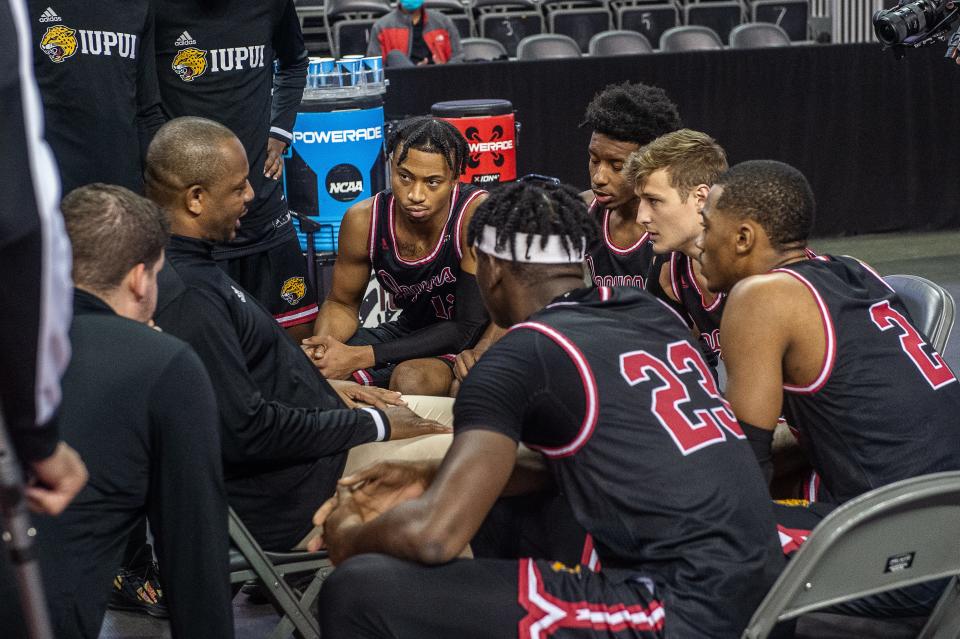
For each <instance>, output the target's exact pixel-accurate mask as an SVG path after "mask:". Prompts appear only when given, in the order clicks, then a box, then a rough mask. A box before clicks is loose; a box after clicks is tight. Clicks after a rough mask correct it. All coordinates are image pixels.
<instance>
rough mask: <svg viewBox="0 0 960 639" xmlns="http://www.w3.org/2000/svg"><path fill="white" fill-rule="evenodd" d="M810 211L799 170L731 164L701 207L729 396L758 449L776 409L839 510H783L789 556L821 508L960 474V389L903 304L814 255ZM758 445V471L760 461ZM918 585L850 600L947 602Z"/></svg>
mask: <svg viewBox="0 0 960 639" xmlns="http://www.w3.org/2000/svg"><path fill="white" fill-rule="evenodd" d="M813 214H814V201H813V194H812V193H811V191H810V186H809V184H808V183H807V181H806V179H805V178H804V177H803V175H801V174H800V172H799V171H797V170H796V169H794V168H793V167H790V166H788V165H786V164H782V163H780V162H774V161H751V162H744V163H742V164H738V165H737V166H734V167H733V168H731V169H730V170H729V171H727V172H726V173H725V174H724V175H722V176H721V177H720V179H719V180H718V181H717V183H716V185H715V186H714V187H713V188H712V189H711V191H710V194H709V196H708V198H707V202H706V206H705V207H704V210H703V224H704V233H703V240H702V248H703V255H702V261H703V275H704V276H705V277H706V278H707V281H708V284H709V286H710V288H711V290H714V291H729V297H728V299H727V304H726V309H725V310H724V315H723V322H722V331H723V336H724V342H723V353H724V362H725V364H726V368H727V372H728V376H729V379H728V384H727V398H728V399H729V400H730V403H731V404H732V406H733V409H734V412H735V413H736V415H737V417H738V418H739V420H740V422H741V424H742V425H743V426H744V430H745V431H747V433H748V434H751V436H752V437H753V438H754V439H755V440H756V442H755V443H759V441H760V440H761V439H763V437H764V433H767V442H769V433H770V432H771V431H772V429H773V427H774V425H775V424H776V422H777V418H778V417H779V415H780V412H781V410H783V412H784V414H785V415H786V417H787V420H788V421H789V422H790V424H791V425H792V426H793V427H795V428H797V429H798V430H799V431H800V433H801V443H802V444H803V445H804V447H805V448H806V451H807V454H808V456H809V458H810V461H811V462H812V464H813V467H814V469H815V470H816V471H817V472H818V473H819V475H820V477H821V481H822V482H823V484H824V486H825V487H826V488H827V491H828V492H829V494H830V495H831V497H832V498H833V500H834V504H832V505H831V504H826V503H822V502H818V503H817V504H814V505H811V506H810V507H808V508H803V507H800V508H797V507H794V508H787V507H780V508H778V519H779V520H780V522H781V524H782V527H781V538H782V541H783V542H784V548H785V550H787V551H790V550H792V549H794V548H795V547H796V546H797V545H798V543H802V540H803V539H804V538H805V536H806V534H808V533H809V530H810V529H811V528H812V527H813V526H814V525H816V523H817V521H819V519H820V518H822V516H823V515H824V514H825V513H826V512H829V510H830V509H831V507H832V506H835V505H837V504H840V503H843V502H845V501H847V500H849V499H852V498H853V497H856V496H858V495H860V494H862V493H864V492H867V491H869V490H872V489H874V488H878V487H880V486H883V485H885V484H889V483H891V482H895V481H898V480H901V479H906V478H909V477H914V476H917V475H923V474H927V473H933V472H938V471H945V470H956V469H960V423H958V421H957V414H960V383H958V382H957V378H956V377H955V375H954V374H953V372H951V371H950V368H949V367H948V366H947V365H946V363H945V362H944V361H943V357H942V356H941V355H940V354H939V353H937V352H936V351H934V350H933V348H932V347H931V346H930V345H929V344H928V343H927V342H926V340H925V338H924V337H923V336H922V335H921V334H920V333H919V332H918V331H917V329H916V328H914V326H913V325H912V323H911V320H910V316H909V313H908V312H907V310H906V308H905V307H904V306H903V303H902V302H901V301H900V299H899V298H898V297H897V295H896V294H895V293H894V292H893V290H892V289H890V288H889V287H888V286H887V285H886V284H885V283H884V282H883V280H882V279H880V277H879V276H878V275H877V274H876V273H875V272H874V271H873V270H872V269H870V268H869V267H867V266H866V265H864V264H862V263H860V262H858V261H857V260H854V259H852V258H846V257H842V258H837V257H829V256H820V257H812V258H811V257H810V255H809V253H808V252H807V251H806V242H807V237H808V235H809V233H810V228H811V226H812V224H813ZM768 451H769V443H767V445H766V450H764V449H763V447H761V446H758V452H759V454H758V457H759V458H760V459H761V461H763V460H764V459H765V458H766V457H767V454H768ZM942 590H943V588H942V584H929V585H921V586H917V587H913V588H910V589H907V590H905V591H898V592H895V593H885V594H884V595H878V596H876V597H871V598H869V599H868V600H865V601H860V602H853V603H851V604H848V605H846V606H844V608H843V609H844V610H846V611H852V612H856V613H858V614H874V615H890V614H907V615H920V614H924V612H929V607H930V605H931V604H932V603H933V602H934V601H935V600H936V598H937V596H938V595H939V592H942Z"/></svg>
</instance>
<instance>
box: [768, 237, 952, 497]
mask: <svg viewBox="0 0 960 639" xmlns="http://www.w3.org/2000/svg"><path fill="white" fill-rule="evenodd" d="M776 272H782V273H788V274H790V275H791V276H792V277H795V278H796V279H797V280H799V281H800V282H802V283H803V284H804V285H805V286H806V288H807V289H808V290H809V291H810V293H811V294H812V295H813V297H814V299H815V301H816V302H817V306H818V307H819V309H820V313H821V315H822V318H823V326H824V330H825V332H826V345H827V349H826V356H825V358H824V362H823V366H822V369H821V372H820V375H819V376H818V377H817V379H816V380H814V381H813V383H811V384H810V385H808V386H805V387H798V386H790V385H784V414H785V415H786V418H787V421H788V422H789V423H790V424H791V425H792V426H794V427H795V428H797V429H798V430H799V431H800V433H801V434H802V435H803V437H801V442H803V444H804V445H805V447H806V448H807V452H808V455H809V457H810V460H811V462H812V464H813V467H814V469H815V470H816V471H817V472H818V473H819V474H820V476H821V481H822V482H823V484H824V486H825V487H826V488H827V490H828V491H829V493H830V495H831V497H832V498H833V499H834V500H836V501H838V502H840V503H842V502H845V501H847V500H849V499H851V498H853V497H856V496H857V495H860V494H861V493H864V492H866V491H868V490H871V489H874V488H877V487H879V486H883V485H885V484H889V483H891V482H894V481H898V480H901V479H906V478H908V477H914V476H916V475H922V474H926V473H933V472H939V471H944V470H956V469H960V421H958V415H960V383H957V378H956V376H955V375H954V374H953V372H952V371H951V370H950V368H949V367H948V366H947V364H946V363H945V362H944V361H943V357H942V356H941V355H940V354H939V353H937V352H936V351H934V350H933V348H932V347H931V346H930V345H929V344H927V343H926V340H925V338H924V337H923V336H921V335H920V333H919V332H918V331H917V329H916V328H914V326H913V324H912V323H911V320H910V317H909V314H908V312H907V310H906V308H905V307H904V306H903V303H902V302H901V301H900V298H899V297H897V295H896V293H894V292H893V290H892V289H891V288H890V287H889V286H887V284H886V283H885V282H884V281H883V280H882V279H881V278H880V277H879V276H878V275H877V274H876V273H874V272H873V271H872V270H871V269H869V267H866V266H865V265H864V264H861V263H860V262H858V261H857V260H855V259H853V258H849V257H829V256H824V257H820V258H817V259H811V260H806V261H803V262H796V263H793V264H788V265H786V266H784V267H783V268H779V269H776Z"/></svg>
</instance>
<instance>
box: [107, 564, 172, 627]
mask: <svg viewBox="0 0 960 639" xmlns="http://www.w3.org/2000/svg"><path fill="white" fill-rule="evenodd" d="M159 577H160V572H159V570H158V569H157V564H156V563H155V562H152V561H151V562H150V563H148V564H147V565H146V566H145V567H143V568H138V569H136V570H128V569H126V568H121V569H120V570H119V572H117V576H116V577H114V578H113V592H111V593H110V602H109V603H108V604H107V607H108V608H110V609H111V610H127V611H129V612H140V613H145V614H148V615H150V616H151V617H157V618H158V619H166V618H168V617H169V616H170V613H169V612H167V605H166V603H164V600H163V589H162V588H161V587H160V578H159Z"/></svg>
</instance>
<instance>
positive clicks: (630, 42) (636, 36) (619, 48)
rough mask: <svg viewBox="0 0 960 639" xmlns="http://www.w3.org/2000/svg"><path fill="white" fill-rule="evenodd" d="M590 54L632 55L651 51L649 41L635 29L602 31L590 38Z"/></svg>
mask: <svg viewBox="0 0 960 639" xmlns="http://www.w3.org/2000/svg"><path fill="white" fill-rule="evenodd" d="M589 52H590V55H595V56H602V55H632V54H638V53H653V47H652V46H650V41H649V40H647V37H646V36H645V35H643V34H642V33H637V32H636V31H604V32H603V33H598V34H597V35H595V36H593V37H592V38H590V44H589Z"/></svg>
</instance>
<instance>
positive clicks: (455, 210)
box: [368, 182, 486, 330]
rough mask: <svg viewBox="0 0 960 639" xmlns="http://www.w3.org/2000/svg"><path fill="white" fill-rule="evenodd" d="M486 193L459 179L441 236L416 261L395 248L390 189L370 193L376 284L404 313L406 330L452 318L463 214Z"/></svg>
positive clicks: (371, 249)
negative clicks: (371, 195)
mask: <svg viewBox="0 0 960 639" xmlns="http://www.w3.org/2000/svg"><path fill="white" fill-rule="evenodd" d="M484 193H486V191H483V190H481V189H478V188H477V187H475V186H473V185H470V184H462V183H459V182H458V183H457V185H456V186H455V187H454V188H453V192H452V193H451V194H450V212H449V214H448V216H447V221H446V223H445V224H444V227H443V231H442V232H441V233H440V239H439V240H438V241H437V244H436V246H434V247H433V250H432V251H430V253H429V254H427V255H425V256H424V257H422V258H420V259H419V260H405V259H404V258H402V257H401V256H400V251H399V250H398V249H397V238H396V231H395V229H396V220H395V217H396V215H397V213H396V202H395V200H394V197H393V193H391V192H390V190H389V189H388V190H385V191H381V192H380V193H377V194H376V195H375V196H374V198H373V207H372V212H371V217H370V237H369V240H368V252H369V254H370V264H371V265H372V266H373V272H374V275H375V276H376V278H377V281H378V282H379V283H380V286H381V287H383V290H384V291H386V292H387V294H388V295H389V296H390V304H391V306H392V307H393V308H398V309H401V310H402V311H403V312H402V313H401V314H400V318H399V322H400V324H401V325H402V326H403V327H404V328H406V329H409V330H416V329H418V328H423V327H424V326H428V325H430V324H433V323H434V322H439V321H442V320H451V319H453V316H454V315H453V314H454V307H455V304H456V296H455V292H456V288H457V278H458V277H459V276H460V260H461V259H463V251H462V248H461V246H460V238H461V237H462V224H463V213H464V211H466V209H467V206H469V204H470V203H471V202H472V201H473V200H475V199H476V198H478V197H479V196H481V195H483V194H484Z"/></svg>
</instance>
